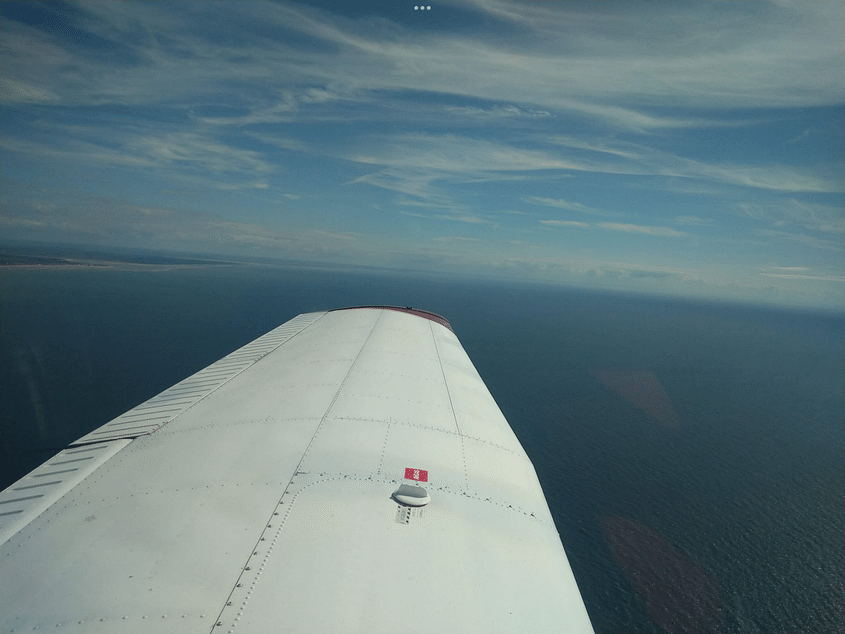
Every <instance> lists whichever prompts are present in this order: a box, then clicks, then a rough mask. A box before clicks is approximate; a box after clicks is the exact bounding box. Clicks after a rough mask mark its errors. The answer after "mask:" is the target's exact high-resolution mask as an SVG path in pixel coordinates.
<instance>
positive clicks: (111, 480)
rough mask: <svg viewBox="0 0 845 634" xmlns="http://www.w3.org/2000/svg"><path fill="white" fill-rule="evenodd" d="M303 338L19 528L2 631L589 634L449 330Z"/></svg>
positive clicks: (548, 535) (6, 580) (389, 326)
mask: <svg viewBox="0 0 845 634" xmlns="http://www.w3.org/2000/svg"><path fill="white" fill-rule="evenodd" d="M297 319H299V320H300V321H299V322H297V323H296V324H295V327H294V328H292V329H290V330H295V332H294V333H293V334H289V333H288V334H289V336H288V335H286V338H284V341H282V342H281V343H278V345H274V346H273V347H272V349H271V350H270V351H269V352H267V351H265V352H263V354H262V355H261V356H260V358H258V359H253V360H251V362H250V363H249V364H247V365H246V366H245V367H242V368H239V369H238V371H237V372H236V373H235V374H234V375H232V376H229V377H227V378H226V380H225V381H224V382H222V383H221V384H220V385H217V387H215V388H214V389H213V390H211V391H209V392H208V393H207V394H204V395H202V396H201V397H200V398H198V399H197V400H195V401H192V402H191V403H190V404H189V406H188V407H187V408H185V409H183V410H181V411H180V412H179V413H178V414H176V415H174V416H170V417H169V419H168V421H167V422H166V424H163V425H161V426H159V427H157V428H156V429H155V430H154V431H153V432H152V433H147V434H146V435H142V436H139V437H137V438H135V439H134V440H126V439H124V440H120V441H117V442H120V443H125V446H123V447H117V448H116V449H115V450H114V451H113V452H112V453H113V455H111V457H106V458H105V459H104V460H102V461H100V462H99V463H98V465H97V466H96V467H95V468H94V469H93V470H91V471H90V473H89V474H88V475H87V477H86V476H82V478H80V479H79V481H77V482H76V483H74V485H73V486H69V487H67V490H64V491H62V492H61V493H60V494H59V495H58V496H56V500H55V501H54V502H53V503H52V504H51V505H48V506H49V507H46V506H45V508H44V509H43V512H41V513H40V514H37V516H34V515H31V517H30V519H29V521H28V522H26V523H24V522H20V521H19V522H18V524H19V526H17V530H16V531H11V533H12V534H10V535H8V536H7V537H8V538H7V539H6V541H5V543H3V545H2V552H0V557H2V559H0V561H2V563H0V566H2V568H1V569H2V575H3V582H2V583H0V630H2V631H3V632H7V631H31V630H32V629H34V628H36V627H37V628H40V629H42V630H44V629H48V628H49V629H51V631H61V632H114V631H120V632H204V633H208V632H213V633H216V632H238V633H242V632H253V633H264V632H341V631H342V632H368V633H369V632H396V631H401V632H516V631H521V632H592V628H591V626H590V622H589V619H588V617H587V613H586V610H585V608H584V604H583V602H582V600H581V596H580V594H579V592H578V588H577V586H576V583H575V579H574V578H573V575H572V571H571V569H570V567H569V564H568V562H567V559H566V555H565V553H564V551H563V548H562V546H561V543H560V539H559V538H558V535H557V532H556V530H555V527H554V523H553V521H552V518H551V515H550V513H549V509H548V506H547V504H546V501H545V498H544V497H543V493H542V490H541V488H540V485H539V483H538V481H537V477H536V474H535V472H534V468H533V466H532V465H531V462H530V461H529V459H528V457H527V456H526V455H525V452H524V451H523V449H522V447H521V446H520V444H519V442H518V441H517V439H516V437H515V436H514V434H513V432H512V431H511V429H510V427H509V425H508V424H507V421H506V420H505V419H504V417H503V416H502V413H501V411H500V410H499V408H498V407H497V405H496V403H495V402H494V401H493V398H492V397H491V396H490V393H489V392H488V390H487V388H486V387H485V385H484V383H483V382H482V380H481V378H480V377H479V376H478V373H477V372H476V370H475V368H474V367H473V365H472V363H471V362H470V360H469V358H468V357H467V355H466V353H465V352H464V350H463V348H462V347H461V345H460V343H459V342H458V340H457V338H456V337H455V335H454V334H453V333H452V332H451V330H450V329H449V328H448V327H446V326H444V325H442V324H443V320H442V319H439V320H435V319H433V318H431V317H429V318H426V316H425V315H422V314H421V313H420V312H419V311H415V313H413V314H412V313H409V312H407V311H400V310H390V309H383V308H360V309H348V310H340V311H331V312H328V313H310V314H308V315H306V316H300V317H299V318H297ZM291 323H292V322H288V324H291ZM280 328H281V329H283V328H284V326H282V327H280ZM277 330H279V329H277ZM273 332H276V331H273ZM284 332H286V333H287V332H288V331H284ZM276 343H277V342H276ZM250 345H252V344H250ZM233 354H234V353H233ZM230 356H231V355H230ZM218 363H219V362H218ZM198 374H201V373H198ZM195 376H196V375H195ZM171 390H172V388H171ZM172 393H173V392H172V391H171V394H172ZM151 401H152V402H153V404H155V402H156V401H155V399H151ZM89 437H91V435H90V434H89V435H88V436H86V437H85V438H83V439H81V441H80V442H87V440H86V439H89ZM108 437H112V433H111V431H110V432H109V434H108ZM90 446H92V447H93V446H95V445H90ZM76 449H77V450H78V449H79V448H78V447H77V448H76ZM34 473H35V472H33V474H34ZM33 474H31V475H30V476H27V478H31V476H32V475H33ZM406 476H407V478H406ZM25 481H26V478H24V479H23V480H21V481H20V482H19V483H17V484H16V485H13V487H10V489H7V491H5V492H3V495H6V493H8V491H9V490H11V489H13V488H14V487H15V486H19V485H20V484H21V483H22V482H25ZM402 496H405V502H407V503H401V502H398V501H397V500H401V499H403V498H402ZM425 498H428V499H427V500H425ZM59 624H61V625H60V628H59V629H58V630H57V629H56V627H57V625H59Z"/></svg>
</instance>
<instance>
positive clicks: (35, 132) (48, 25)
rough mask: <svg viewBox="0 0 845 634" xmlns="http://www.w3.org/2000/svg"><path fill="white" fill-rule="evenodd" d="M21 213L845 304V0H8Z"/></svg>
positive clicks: (116, 242)
mask: <svg viewBox="0 0 845 634" xmlns="http://www.w3.org/2000/svg"><path fill="white" fill-rule="evenodd" d="M0 11H1V12H2V22H0V29H2V65H0V82H1V83H0V104H2V116H1V117H0V143H2V150H1V151H0V178H2V189H0V205H2V225H0V231H2V233H0V239H2V240H4V241H6V242H8V243H11V242H13V241H22V240H28V241H40V242H55V243H76V244H86V245H96V246H104V247H131V248H144V249H158V250H166V251H181V252H189V253H205V254H216V255H220V256H226V257H233V256H234V257H245V256H250V257H264V258H279V259H285V260H305V261H314V262H329V263H334V264H340V265H357V266H375V267H388V268H396V269H411V270H417V271H423V272H433V273H447V274H448V273H452V274H460V275H462V276H469V277H473V276H477V277H490V276H492V277H500V278H506V279H517V280H524V281H529V282H550V283H556V284H563V285H571V286H576V287H583V288H596V289H616V290H625V291H629V292H635V293H636V292H644V293H661V294H668V295H676V296H685V297H698V298H704V299H717V300H729V301H736V300H739V301H751V302H763V303H769V304H780V305H794V306H813V307H825V308H834V309H840V310H841V309H843V308H845V241H843V233H844V232H845V196H843V191H844V190H845V176H844V175H843V163H845V80H843V76H844V75H843V72H845V52H843V39H842V27H843V25H845V5H843V4H842V3H841V2H837V1H832V2H819V1H815V0H796V1H794V2H793V1H791V0H777V1H766V0H753V1H750V2H743V1H732V2H680V3H679V2H652V1H649V2H638V1H636V0H624V1H621V0H620V1H614V0H606V1H604V2H566V1H565V0H560V1H557V2H552V1H538V2H530V1H529V2H526V1H525V0H520V1H519V2H509V1H507V0H483V1H474V0H449V1H446V2H432V3H431V4H427V5H415V4H414V1H413V0H412V1H408V2H406V1H404V0H386V1H380V2H370V1H364V2H326V1H323V2H251V1H250V2H235V3H229V2H198V3H191V2H181V1H175V0H174V1H168V2H137V3H133V2H125V3H124V2H82V3H72V2H67V3H44V4H41V3H35V2H23V3H16V2H7V1H5V0H4V2H3V3H2V5H0Z"/></svg>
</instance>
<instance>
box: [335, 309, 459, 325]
mask: <svg viewBox="0 0 845 634" xmlns="http://www.w3.org/2000/svg"><path fill="white" fill-rule="evenodd" d="M361 308H375V309H381V310H395V311H397V312H400V313H408V314H409V315H416V316H417V317H423V318H425V319H429V320H431V321H433V322H436V323H438V324H440V325H441V326H445V327H446V328H448V329H449V330H451V331H452V332H455V331H454V330H452V325H451V324H450V323H449V320H448V319H446V318H445V317H443V316H442V315H438V314H437V313H432V312H431V311H428V310H423V309H422V308H412V307H411V306H389V305H376V304H373V305H366V306H347V307H345V308H334V309H332V310H329V311H327V312H330V313H333V312H336V311H339V310H358V309H361Z"/></svg>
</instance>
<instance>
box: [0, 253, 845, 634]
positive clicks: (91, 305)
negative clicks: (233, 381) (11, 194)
mask: <svg viewBox="0 0 845 634" xmlns="http://www.w3.org/2000/svg"><path fill="white" fill-rule="evenodd" d="M0 283H2V287H0V293H2V294H0V309H2V314H0V359H2V384H1V385H0V388H2V392H0V433H2V455H0V462H2V474H0V475H2V480H1V481H0V489H1V488H5V487H6V486H8V485H9V484H11V483H12V482H14V481H15V480H16V479H17V478H19V477H21V476H23V475H24V474H25V473H26V472H28V471H29V470H30V469H32V468H34V467H35V466H37V465H38V464H40V463H41V462H42V461H44V460H46V459H47V458H49V457H50V456H51V455H52V454H53V453H55V452H56V451H58V450H59V449H61V448H62V447H63V446H64V445H66V444H67V443H69V442H71V441H73V440H75V439H76V438H78V437H80V436H82V435H83V434H85V433H86V432H88V431H89V430H91V429H93V428H95V427H98V426H100V425H102V424H103V423H105V422H107V421H108V420H110V419H111V418H113V417H115V416H117V415H119V414H121V413H122V412H124V411H126V410H127V409H129V408H131V407H133V406H134V405H137V404H138V403H139V402H141V401H143V400H145V399H147V398H149V397H150V396H152V395H154V394H156V393H157V392H159V391H161V390H163V389H165V388H167V387H169V386H170V385H172V384H173V383H175V382H177V381H179V380H181V379H182V378H184V377H185V376H187V375H189V374H192V373H193V372H195V371H197V370H199V369H200V368H202V367H204V366H206V365H208V364H210V363H212V362H213V361H215V360H217V359H218V358H220V357H221V356H223V355H225V354H227V353H229V352H231V351H232V350H233V349H235V348H237V347H239V346H241V345H243V344H245V343H247V342H249V341H251V340H252V339H254V338H256V337H258V336H259V335H261V334H263V333H265V332H266V331H268V330H270V329H271V328H273V327H275V326H277V325H278V324H280V323H282V322H284V321H286V320H288V319H290V318H292V317H294V316H295V315H297V314H299V313H302V312H307V311H312V310H321V309H326V308H335V307H341V306H349V305H359V304H397V305H402V306H415V307H419V308H424V309H426V310H431V311H434V312H436V313H439V314H442V315H443V316H445V317H446V318H447V319H449V320H450V322H451V323H452V326H453V328H454V330H455V332H456V334H457V335H458V337H459V338H460V340H461V342H462V343H463V345H464V348H465V349H466V351H467V353H468V354H469V356H470V358H471V359H472V360H473V362H474V363H475V365H476V367H477V369H478V371H479V373H480V374H481V376H482V377H483V378H484V380H485V382H486V383H487V386H488V387H489V389H490V391H491V393H492V394H493V396H494V397H495V398H496V401H497V402H498V403H499V406H500V407H501V409H502V411H503V412H504V414H505V416H506V417H507V418H508V420H509V422H510V423H511V426H512V427H513V429H514V431H515V432H516V434H517V436H518V437H519V439H520V441H521V442H522V444H523V446H524V447H525V449H526V451H527V452H528V454H529V456H530V457H531V459H532V461H533V462H534V466H535V467H536V469H537V473H538V476H539V478H540V481H541V483H542V485H543V488H544V491H545V492H546V497H547V499H548V502H549V506H550V507H551V510H552V513H553V515H554V517H555V521H556V522H557V526H558V530H559V532H560V534H561V539H562V541H563V544H564V547H565V548H566V551H567V554H568V556H569V559H570V563H571V564H572V568H573V570H574V572H575V576H576V578H577V580H578V584H579V586H580V588H581V591H582V594H583V597H584V601H585V603H586V605H587V609H588V611H589V613H590V616H591V618H592V621H593V624H594V627H595V630H596V632H597V633H599V634H605V633H607V634H611V633H617V632H655V633H657V632H670V633H671V632H704V631H713V632H716V631H718V632H737V633H752V632H784V633H792V632H807V633H813V634H816V633H834V632H837V633H841V632H843V631H845V616H844V615H843V604H845V537H843V536H845V464H844V463H845V424H844V423H843V420H845V398H843V364H845V320H843V317H842V316H841V315H840V316H831V315H823V314H818V313H807V312H796V311H778V310H774V309H761V308H748V307H738V306H727V305H716V304H703V303H684V302H680V301H670V300H663V299H648V298H641V297H639V298H638V297H633V296H621V295H608V294H590V293H587V292H579V291H571V290H560V289H554V288H548V287H540V286H535V287H527V286H526V287H517V286H507V285H495V284H484V283H478V282H475V283H469V282H454V281H451V282H446V281H444V280H436V279H433V278H432V279H411V278H407V277H401V276H397V275H386V274H385V275H377V274H364V273H355V272H348V271H346V272H341V271H318V270H304V269H285V268H269V267H257V266H215V267H195V268H186V267H181V268H180V267H171V268H165V267H159V268H157V269H141V268H136V269H126V268H124V269H120V268H114V269H106V268H89V269H84V268H69V267H61V268H40V269H24V268H16V269H6V270H4V271H3V272H2V273H0Z"/></svg>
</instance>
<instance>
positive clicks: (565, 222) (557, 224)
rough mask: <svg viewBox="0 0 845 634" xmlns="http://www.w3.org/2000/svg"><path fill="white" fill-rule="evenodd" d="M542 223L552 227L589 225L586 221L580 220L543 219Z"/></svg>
mask: <svg viewBox="0 0 845 634" xmlns="http://www.w3.org/2000/svg"><path fill="white" fill-rule="evenodd" d="M540 223H541V224H544V225H548V226H552V227H589V226H590V225H588V224H587V223H586V222H578V221H576V220H541V221H540Z"/></svg>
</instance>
